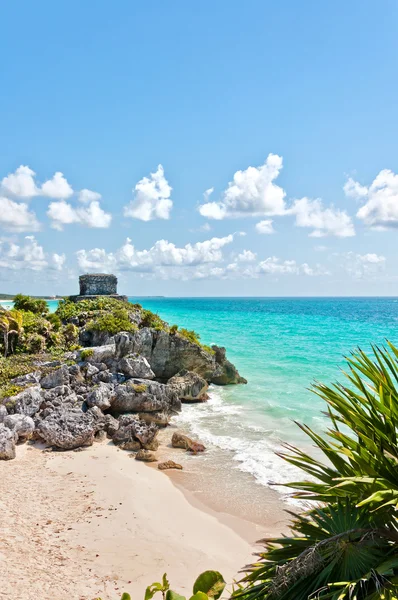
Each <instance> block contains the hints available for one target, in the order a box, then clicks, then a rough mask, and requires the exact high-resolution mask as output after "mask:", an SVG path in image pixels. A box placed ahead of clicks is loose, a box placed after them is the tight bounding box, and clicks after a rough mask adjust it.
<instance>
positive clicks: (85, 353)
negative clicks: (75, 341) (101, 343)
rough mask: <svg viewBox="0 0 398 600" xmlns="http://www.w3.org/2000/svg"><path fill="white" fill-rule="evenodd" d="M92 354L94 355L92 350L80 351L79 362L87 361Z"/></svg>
mask: <svg viewBox="0 0 398 600" xmlns="http://www.w3.org/2000/svg"><path fill="white" fill-rule="evenodd" d="M93 354H94V350H93V349H92V348H84V350H82V351H81V352H80V358H81V360H87V359H88V358H90V356H92V355H93Z"/></svg>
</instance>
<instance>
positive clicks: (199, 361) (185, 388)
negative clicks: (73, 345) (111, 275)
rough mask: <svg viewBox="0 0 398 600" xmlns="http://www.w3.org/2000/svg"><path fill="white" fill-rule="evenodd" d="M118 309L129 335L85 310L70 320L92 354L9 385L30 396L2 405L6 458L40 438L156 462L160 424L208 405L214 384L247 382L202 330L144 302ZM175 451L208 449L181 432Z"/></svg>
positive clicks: (1, 454)
mask: <svg viewBox="0 0 398 600" xmlns="http://www.w3.org/2000/svg"><path fill="white" fill-rule="evenodd" d="M101 277H103V276H101ZM83 282H84V283H85V285H86V284H87V285H86V287H84V290H85V291H90V292H91V291H93V290H95V291H102V292H104V291H106V290H107V291H108V292H110V291H111V289H115V288H111V287H108V288H106V289H105V288H104V287H103V285H104V281H102V280H101V279H100V278H99V279H98V280H97V282H99V283H98V287H96V288H93V287H89V286H88V283H87V281H86V280H83ZM105 283H106V282H105ZM109 285H110V286H111V285H114V282H113V281H112V282H110V281H109ZM115 285H116V284H115ZM101 286H102V287H101ZM111 302H112V301H111ZM101 303H103V301H102V300H101ZM107 303H108V304H107V305H106V306H108V305H109V301H107ZM114 304H115V305H117V308H114V310H115V314H116V316H117V318H119V319H121V322H123V323H124V327H126V328H129V329H130V330H129V331H118V328H117V327H115V318H116V317H115V315H114V314H113V313H112V309H109V308H106V309H105V311H104V310H102V312H101V309H100V310H98V308H97V309H95V310H91V309H90V307H91V306H92V304H88V305H87V304H85V305H83V306H84V309H83V310H81V311H78V310H73V311H72V316H67V317H66V318H65V319H64V321H63V323H64V324H68V323H69V324H70V325H71V326H73V327H75V328H76V331H77V335H78V336H79V338H80V341H81V342H83V344H84V345H85V346H86V347H85V348H84V349H83V350H77V351H73V352H68V353H65V354H64V356H63V359H62V360H55V361H54V360H52V361H48V360H47V361H38V360H34V361H33V362H32V370H31V372H30V373H26V371H25V374H24V375H19V376H17V377H15V378H14V379H11V380H10V381H9V383H10V385H11V388H10V389H15V387H16V390H18V387H19V389H21V388H22V389H21V391H19V392H18V393H15V392H14V395H11V396H7V397H3V398H2V399H1V400H0V459H5V460H8V459H12V458H14V457H15V446H16V444H17V443H22V442H24V441H26V440H28V439H29V438H31V437H32V438H33V439H35V440H41V441H44V442H46V443H47V444H48V445H49V446H51V447H55V448H59V449H63V450H72V449H75V448H78V447H85V446H90V445H91V444H93V442H94V441H95V440H99V441H100V440H103V439H104V438H105V437H106V436H107V437H109V438H111V439H112V441H113V442H114V444H115V445H117V446H118V447H120V448H122V449H124V450H128V451H135V452H138V453H139V454H138V458H139V460H145V461H148V460H153V456H154V455H153V454H152V453H153V452H155V451H156V450H157V448H158V445H159V443H158V440H157V434H158V431H159V427H165V426H167V425H168V424H169V421H170V419H171V417H172V416H173V415H174V414H176V413H177V412H178V411H180V410H181V402H203V401H205V400H206V399H207V389H208V386H209V384H210V383H214V384H217V385H227V384H235V383H246V380H245V379H244V378H243V377H241V376H240V375H239V373H238V371H237V369H236V368H235V367H234V365H233V364H232V363H230V362H229V361H228V360H227V358H226V355H225V348H220V347H218V346H213V347H212V349H210V348H208V347H204V346H202V345H201V344H200V343H199V342H198V341H197V338H195V336H194V335H193V336H192V334H193V332H187V331H186V330H183V331H182V332H181V333H180V332H179V331H177V328H170V327H169V326H168V325H167V324H166V323H164V322H163V321H161V319H159V317H157V316H156V315H153V314H152V313H149V311H143V310H142V309H141V308H140V307H139V305H131V304H127V306H126V307H124V306H123V308H121V309H119V303H114ZM86 306H89V309H88V310H86ZM97 306H98V305H97ZM110 306H111V307H112V306H114V305H112V304H110ZM104 313H105V325H103V323H104V321H102V325H101V328H99V329H97V330H95V328H94V329H93V328H92V327H91V325H92V323H93V319H95V318H102V319H103V318H104ZM120 313H123V314H122V315H120ZM69 314H70V313H69ZM108 317H110V318H108ZM107 319H108V320H107ZM108 322H109V323H110V324H111V327H112V328H113V331H109V330H108V329H107V327H106V324H107V323H108ZM90 324H91V325H90ZM117 324H118V322H117ZM115 330H116V331H117V333H115V332H114V331H115ZM184 332H185V335H184ZM195 339H196V341H195ZM192 340H194V341H192ZM94 343H97V344H98V345H94ZM173 446H175V447H179V448H184V449H186V450H188V451H190V452H192V453H194V454H196V453H197V452H203V451H204V450H205V448H204V446H203V445H202V444H199V443H198V442H194V441H193V440H190V439H189V438H187V437H186V436H183V435H182V434H174V436H173ZM166 464H167V463H166ZM162 468H178V466H177V467H173V466H165V467H162Z"/></svg>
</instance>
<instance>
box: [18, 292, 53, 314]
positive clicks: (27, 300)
mask: <svg viewBox="0 0 398 600" xmlns="http://www.w3.org/2000/svg"><path fill="white" fill-rule="evenodd" d="M13 302H14V308H15V309H16V310H23V311H26V312H27V311H29V312H31V313H34V314H35V315H42V316H44V315H48V313H49V309H48V305H47V302H46V301H45V300H42V299H41V298H32V297H31V296H24V295H23V294H17V295H16V296H14V300H13Z"/></svg>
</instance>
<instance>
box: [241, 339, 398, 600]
mask: <svg viewBox="0 0 398 600" xmlns="http://www.w3.org/2000/svg"><path fill="white" fill-rule="evenodd" d="M388 346H389V349H388V350H387V349H385V348H378V347H374V348H373V356H372V358H371V357H369V356H367V354H366V353H365V352H363V351H362V350H358V351H357V352H355V353H353V354H352V355H351V357H349V358H347V365H348V371H347V372H346V373H345V375H346V377H347V379H348V381H349V384H348V385H344V384H343V383H336V384H334V385H331V386H329V385H324V384H320V383H317V384H314V386H313V388H312V390H313V391H314V392H315V393H316V394H317V395H318V396H319V397H321V398H322V399H323V400H324V401H326V403H327V412H326V414H327V416H328V417H329V419H330V423H331V425H330V427H329V429H328V430H327V431H326V432H324V433H323V434H319V433H316V432H314V431H313V430H312V429H311V428H310V427H308V426H306V425H299V426H300V427H301V429H302V430H303V431H304V433H306V434H307V435H308V436H309V437H310V439H311V440H312V441H313V442H314V443H315V446H316V448H317V450H318V454H319V451H320V452H321V453H323V455H324V457H325V458H326V462H323V461H322V460H320V459H319V458H317V457H316V456H315V455H310V454H308V453H307V452H304V451H302V450H300V449H298V448H296V447H294V446H291V445H289V444H286V445H285V451H284V452H283V453H280V456H281V457H282V458H283V459H285V460H286V461H288V462H289V463H291V464H293V465H295V466H297V467H299V468H300V469H302V470H303V471H304V472H306V473H307V474H308V475H310V478H309V479H306V480H304V481H295V482H292V483H290V484H288V486H289V487H290V488H293V489H294V490H295V491H294V492H293V496H294V497H295V498H299V499H302V500H303V499H305V500H307V501H312V503H311V508H310V509H309V510H307V512H305V513H304V514H302V515H297V514H294V513H290V514H291V516H292V522H291V534H290V535H288V536H284V537H280V538H269V539H265V540H262V542H263V543H264V545H265V551H264V552H261V553H259V554H258V559H259V560H258V561H256V562H255V563H254V564H252V565H249V566H248V567H246V569H245V570H246V576H245V577H244V579H243V580H242V582H241V584H240V586H239V589H238V590H236V591H235V593H234V596H235V597H236V598H237V597H244V598H245V600H255V599H257V598H263V599H267V600H308V599H314V600H315V599H316V598H319V599H322V600H326V599H328V600H376V599H384V600H397V599H398V519H397V508H398V350H397V348H396V347H395V346H393V345H392V344H391V343H388ZM314 501H316V502H317V503H318V504H313V502H314ZM319 503H321V504H319Z"/></svg>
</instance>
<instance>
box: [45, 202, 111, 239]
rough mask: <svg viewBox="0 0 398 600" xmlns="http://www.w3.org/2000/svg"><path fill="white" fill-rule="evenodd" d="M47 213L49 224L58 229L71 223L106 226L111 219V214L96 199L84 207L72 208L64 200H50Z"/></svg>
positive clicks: (60, 229)
mask: <svg viewBox="0 0 398 600" xmlns="http://www.w3.org/2000/svg"><path fill="white" fill-rule="evenodd" d="M47 215H48V217H49V218H50V219H51V221H52V224H51V226H52V227H53V228H54V229H58V230H59V231H62V229H63V227H64V225H71V224H73V223H76V224H79V225H83V226H84V227H91V228H107V227H109V226H110V224H111V221H112V215H110V214H109V213H106V212H105V211H104V210H103V209H102V208H101V207H100V204H99V202H98V201H96V200H94V201H92V202H90V204H89V205H88V206H87V207H85V208H82V207H78V208H74V207H73V206H72V205H71V204H69V203H68V202H65V201H64V200H59V201H58V202H51V203H50V205H49V207H48V211H47Z"/></svg>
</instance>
